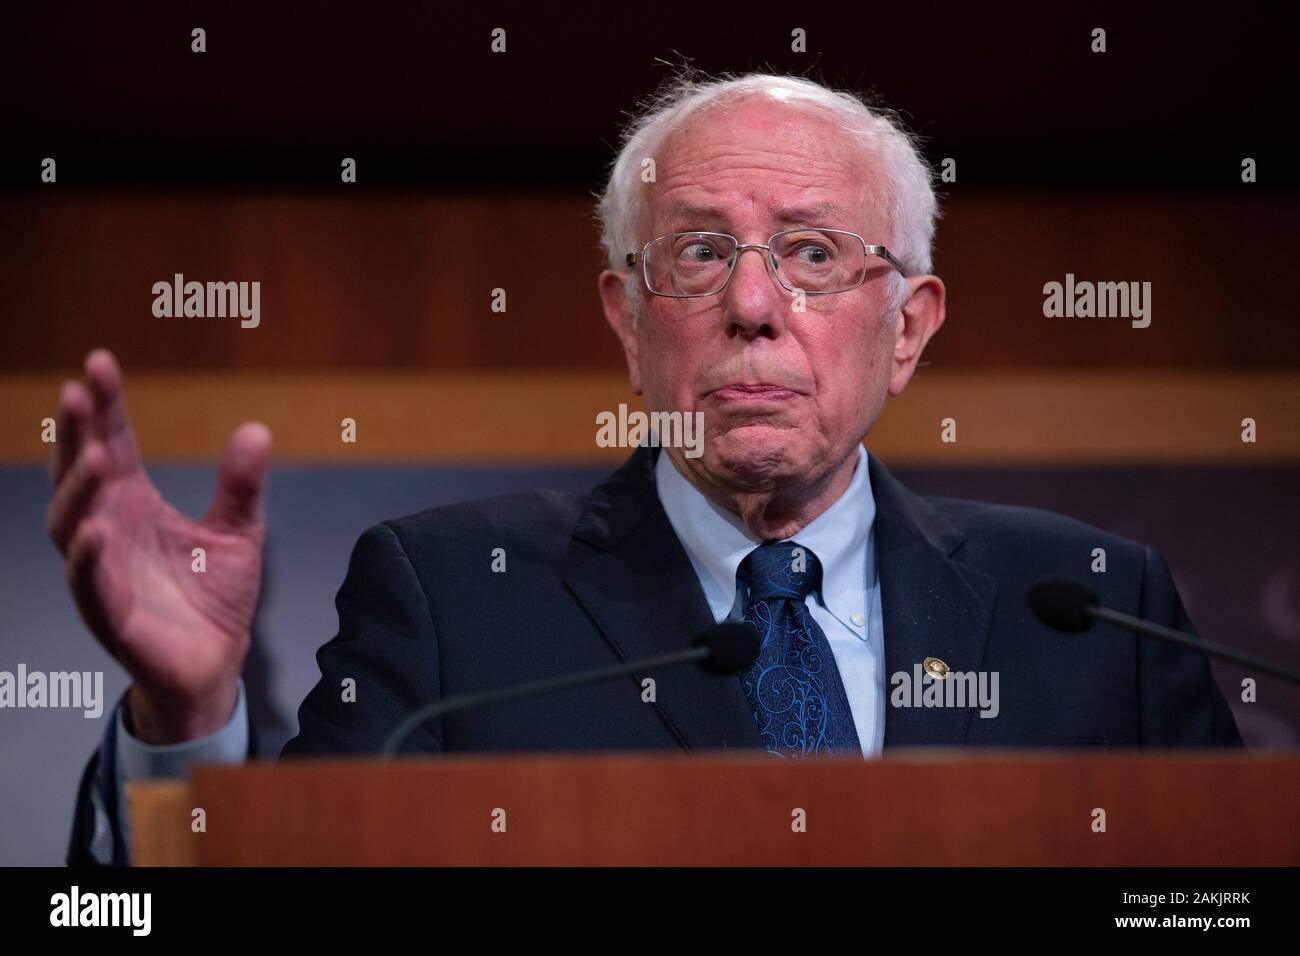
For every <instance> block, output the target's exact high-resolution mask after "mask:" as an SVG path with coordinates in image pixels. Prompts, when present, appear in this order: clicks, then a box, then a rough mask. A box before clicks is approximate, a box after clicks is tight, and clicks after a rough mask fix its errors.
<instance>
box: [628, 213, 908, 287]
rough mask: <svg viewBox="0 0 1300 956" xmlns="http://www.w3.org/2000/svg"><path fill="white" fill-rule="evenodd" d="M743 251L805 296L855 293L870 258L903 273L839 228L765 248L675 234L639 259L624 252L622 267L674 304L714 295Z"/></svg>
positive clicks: (784, 238)
mask: <svg viewBox="0 0 1300 956" xmlns="http://www.w3.org/2000/svg"><path fill="white" fill-rule="evenodd" d="M746 249H761V250H763V251H765V252H766V253H767V255H766V256H765V259H766V260H767V263H768V266H769V267H770V269H771V270H772V274H773V275H774V276H776V280H777V281H778V282H780V283H781V285H782V286H783V287H784V288H785V289H786V290H788V291H790V292H796V293H798V292H802V293H804V294H805V295H832V294H834V293H836V292H848V291H850V290H852V289H856V288H857V287H858V286H860V285H862V283H863V282H865V281H866V279H867V272H868V271H869V265H870V257H871V256H878V257H880V258H881V259H884V260H885V261H886V262H888V263H889V264H890V265H891V266H893V267H894V268H895V269H897V270H898V271H899V273H900V274H902V275H906V274H907V273H906V272H904V270H903V264H902V263H901V262H899V261H898V260H897V259H896V258H894V256H893V254H892V253H891V252H890V251H889V250H888V249H886V248H885V247H884V246H876V245H869V244H868V243H867V242H866V240H864V239H863V238H862V237H861V236H859V235H858V234H857V233H855V232H846V231H844V230H843V229H787V230H786V231H785V232H778V233H776V235H774V236H772V238H771V239H769V240H768V241H767V242H765V243H757V242H747V243H742V242H741V241H740V240H739V239H737V238H736V237H735V236H729V235H727V234H726V233H722V232H675V233H673V234H672V235H668V236H661V237H659V238H658V239H652V240H651V241H650V242H647V243H646V244H645V246H643V247H642V249H641V252H640V254H638V253H635V252H629V253H628V254H627V266H628V268H629V269H630V268H632V267H633V266H635V265H636V264H637V262H638V260H639V261H640V263H641V270H642V272H643V274H644V275H645V284H646V288H647V289H649V290H650V291H651V292H652V293H653V294H655V295H662V296H668V297H669V298H676V299H688V298H693V297H695V296H703V295H717V294H718V293H719V292H721V291H722V290H723V289H725V288H726V287H727V284H728V283H729V282H730V281H731V276H732V274H733V273H735V271H736V262H737V260H738V259H739V258H740V254H741V253H742V252H744V251H745V250H746Z"/></svg>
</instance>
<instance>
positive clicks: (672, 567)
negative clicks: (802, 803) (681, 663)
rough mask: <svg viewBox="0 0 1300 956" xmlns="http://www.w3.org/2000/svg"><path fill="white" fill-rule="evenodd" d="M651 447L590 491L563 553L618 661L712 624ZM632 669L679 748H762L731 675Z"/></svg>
mask: <svg viewBox="0 0 1300 956" xmlns="http://www.w3.org/2000/svg"><path fill="white" fill-rule="evenodd" d="M656 453H657V449H652V448H638V449H637V450H636V452H635V453H634V454H633V455H632V457H631V458H630V459H628V461H627V462H626V463H625V464H624V465H623V467H622V468H620V469H619V470H618V471H616V472H615V473H614V474H613V475H611V476H610V477H609V478H608V479H607V480H606V481H605V482H603V483H602V484H601V485H599V486H598V487H597V488H596V489H595V490H594V491H593V492H592V494H591V496H590V497H589V499H588V502H587V506H586V508H585V510H584V511H583V514H582V516H581V518H579V520H578V524H577V527H576V528H575V530H574V534H573V541H572V542H571V545H570V550H569V554H568V556H567V568H566V575H565V580H566V583H567V585H568V587H569V588H570V590H571V591H572V592H573V594H574V596H575V597H576V598H577V600H578V601H579V602H580V603H581V604H582V606H583V607H584V608H585V609H586V610H587V613H588V614H590V615H591V617H592V619H593V620H594V621H595V622H596V625H597V627H599V628H600V630H601V632H602V633H603V634H604V636H605V638H606V639H607V640H608V641H609V642H610V644H611V645H613V647H614V650H615V651H616V652H617V653H618V655H619V656H620V658H622V659H623V660H632V659H635V658H638V657H646V656H651V655H655V654H662V653H666V652H669V651H675V650H680V649H681V648H683V647H685V646H687V645H688V644H689V643H690V641H691V639H692V638H693V637H694V636H695V635H696V634H698V633H700V632H701V631H703V630H704V629H705V628H707V627H709V626H711V625H712V624H713V623H714V621H713V614H712V612H711V611H710V610H709V606H708V603H707V601H705V598H704V592H703V590H702V588H701V587H700V583H699V580H698V578H697V577H696V575H695V569H694V568H693V567H692V565H691V562H690V559H689V558H688V557H687V556H686V552H685V550H684V549H683V548H682V545H681V542H680V541H679V540H678V539H677V535H676V533H675V532H674V531H673V529H672V525H671V524H670V523H669V521H668V516H667V515H666V514H665V513H664V510H663V507H662V506H661V505H660V503H659V496H658V494H657V493H656V491H655V485H654V463H655V459H656ZM636 676H637V679H638V681H639V680H641V679H643V678H646V677H652V678H654V679H655V697H656V699H655V703H654V704H653V705H652V706H654V707H655V708H656V709H657V710H658V712H659V714H660V716H661V717H662V718H663V719H664V721H665V722H666V723H667V724H668V726H669V727H670V728H671V729H672V731H673V734H674V736H675V737H677V740H678V742H679V743H680V744H681V745H682V746H683V747H684V748H686V749H687V750H710V749H721V748H734V747H754V748H762V738H761V737H760V736H759V733H758V727H757V725H756V724H755V723H754V715H753V712H752V711H751V710H750V707H749V701H748V700H747V699H746V698H745V692H744V690H743V688H742V687H741V684H740V677H739V676H738V675H731V676H719V675H715V674H709V673H707V672H706V671H703V670H701V669H700V668H698V667H675V668H672V669H671V670H665V671H659V672H652V673H646V674H637V675H636Z"/></svg>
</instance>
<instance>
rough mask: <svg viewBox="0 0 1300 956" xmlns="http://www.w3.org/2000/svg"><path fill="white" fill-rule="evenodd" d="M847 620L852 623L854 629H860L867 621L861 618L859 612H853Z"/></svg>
mask: <svg viewBox="0 0 1300 956" xmlns="http://www.w3.org/2000/svg"><path fill="white" fill-rule="evenodd" d="M849 620H850V621H852V622H853V625H854V626H855V627H861V626H862V625H863V624H865V623H867V619H866V618H865V617H863V616H862V612H861V611H854V612H853V613H852V614H850V615H849Z"/></svg>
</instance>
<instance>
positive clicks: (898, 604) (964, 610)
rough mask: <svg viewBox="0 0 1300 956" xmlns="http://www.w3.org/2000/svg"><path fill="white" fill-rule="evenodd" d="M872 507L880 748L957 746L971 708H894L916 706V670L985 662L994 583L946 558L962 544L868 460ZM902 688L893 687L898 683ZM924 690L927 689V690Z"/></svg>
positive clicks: (971, 668) (931, 511) (942, 522)
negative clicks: (881, 666) (881, 689)
mask: <svg viewBox="0 0 1300 956" xmlns="http://www.w3.org/2000/svg"><path fill="white" fill-rule="evenodd" d="M869 461H870V466H869V467H870V474H871V490H872V494H873V496H874V497H875V500H876V525H875V538H876V560H877V561H878V562H879V567H880V591H881V604H882V612H883V617H884V623H885V673H886V675H887V677H886V682H887V683H886V687H885V693H886V695H887V698H886V700H887V703H886V707H885V746H886V747H918V746H959V745H961V744H962V743H963V742H964V741H965V738H966V732H967V728H968V726H969V723H970V719H971V713H972V710H973V709H974V708H972V707H961V708H957V707H916V706H910V707H905V706H896V705H895V703H894V701H895V699H896V698H899V697H903V696H904V690H906V691H907V693H906V695H905V696H906V700H907V701H908V702H909V703H911V702H912V701H913V699H914V698H913V694H914V693H917V694H918V695H919V692H914V691H913V690H912V685H913V684H914V683H915V677H916V667H917V666H919V665H920V664H921V662H922V661H923V660H924V659H925V658H927V657H937V658H939V659H940V660H942V661H943V662H944V663H945V664H947V665H948V668H949V669H950V670H953V671H974V670H979V669H980V667H981V666H982V663H983V660H984V647H985V644H986V643H987V641H988V631H989V624H990V622H991V620H992V616H993V604H994V600H995V597H996V595H997V582H996V581H995V580H994V579H993V578H992V577H991V576H989V575H987V574H985V573H983V572H982V571H978V570H976V569H974V568H973V567H971V566H970V565H968V564H964V563H962V562H960V561H956V560H953V559H952V558H951V555H952V554H953V553H954V552H956V551H957V550H958V549H959V548H960V547H961V545H962V543H963V542H964V541H965V538H964V536H963V535H962V534H961V532H960V531H958V530H957V529H956V527H955V526H953V525H952V524H951V523H950V522H949V521H948V520H947V519H945V518H944V517H943V516H942V515H940V514H939V513H938V512H937V511H936V510H935V509H934V507H933V506H932V505H930V504H928V503H927V502H926V501H925V500H924V499H923V498H920V497H919V496H917V495H915V494H913V493H912V492H911V491H909V490H908V489H907V488H905V487H904V486H903V485H902V484H900V483H899V482H898V480H897V479H896V478H894V477H893V476H892V475H891V474H890V473H889V471H888V469H886V468H885V466H884V465H882V464H881V463H880V462H879V461H878V460H877V459H876V457H875V456H874V455H872V456H870V458H869ZM898 674H904V675H906V676H907V680H906V681H904V682H902V684H901V686H899V685H895V683H894V681H893V678H894V676H895V675H898ZM926 683H928V681H927V682H926Z"/></svg>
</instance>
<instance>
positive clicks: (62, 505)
mask: <svg viewBox="0 0 1300 956" xmlns="http://www.w3.org/2000/svg"><path fill="white" fill-rule="evenodd" d="M107 473H108V452H106V451H105V450H104V446H103V444H101V443H100V442H99V441H95V440H91V441H89V442H87V443H86V446H85V448H84V449H83V450H82V452H81V454H80V455H78V456H77V460H76V462H74V463H73V465H72V468H70V469H69V470H68V473H67V474H66V475H65V476H64V478H63V481H61V482H60V483H59V487H58V488H57V489H55V491H54V497H53V498H51V499H50V504H49V507H48V508H46V510H45V528H46V530H47V531H48V532H49V533H50V537H51V538H52V539H54V543H55V545H56V546H57V547H58V549H59V550H60V551H64V552H66V550H67V547H68V542H69V540H70V539H71V538H72V536H73V534H74V533H75V532H76V530H77V526H78V525H79V524H81V522H82V519H83V518H84V517H85V516H86V513H87V512H88V511H89V510H90V505H91V502H92V501H94V499H95V494H96V492H98V491H99V489H100V488H101V487H102V486H103V483H104V476H105V475H106V474H107Z"/></svg>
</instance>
